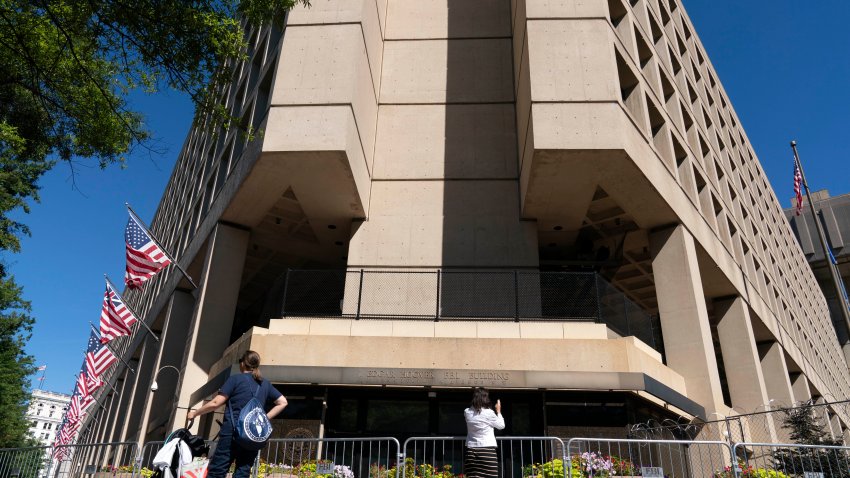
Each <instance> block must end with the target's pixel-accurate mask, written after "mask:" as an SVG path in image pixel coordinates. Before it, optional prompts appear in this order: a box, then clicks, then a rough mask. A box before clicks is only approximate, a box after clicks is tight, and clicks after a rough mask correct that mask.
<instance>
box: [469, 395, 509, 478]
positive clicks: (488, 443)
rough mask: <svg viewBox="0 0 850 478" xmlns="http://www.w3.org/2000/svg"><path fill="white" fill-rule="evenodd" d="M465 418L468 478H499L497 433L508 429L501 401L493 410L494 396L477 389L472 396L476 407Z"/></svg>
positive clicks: (473, 406) (470, 407)
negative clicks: (491, 404) (491, 406)
mask: <svg viewBox="0 0 850 478" xmlns="http://www.w3.org/2000/svg"><path fill="white" fill-rule="evenodd" d="M494 410H495V411H494ZM463 416H464V418H466V450H465V454H464V460H463V472H464V475H466V478H495V477H498V476H499V459H498V457H497V455H496V435H495V434H494V433H493V429H499V430H503V429H504V428H505V419H504V417H502V403H501V401H499V400H496V405H495V406H494V407H493V408H490V394H489V393H488V392H487V390H485V389H483V388H478V387H477V388H475V389H474V390H473V392H472V404H471V405H470V406H469V408H467V409H466V410H464V411H463Z"/></svg>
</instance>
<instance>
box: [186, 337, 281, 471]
mask: <svg viewBox="0 0 850 478" xmlns="http://www.w3.org/2000/svg"><path fill="white" fill-rule="evenodd" d="M239 370H240V372H241V373H239V374H237V375H231V376H230V377H229V378H228V379H227V381H226V382H224V385H222V386H221V389H220V390H219V391H218V394H216V396H215V398H213V399H212V400H210V401H209V402H207V403H206V404H204V405H203V406H202V407H201V408H199V409H197V410H190V411H189V413H188V415H187V418H188V419H189V420H193V419H194V418H195V417H197V416H200V415H204V414H206V413H210V412H212V411H214V410H217V409H218V408H219V407H221V406H222V405H224V404H227V408H226V409H225V413H224V423H223V424H222V425H221V431H220V433H219V436H218V445H217V446H216V448H215V453H213V456H212V459H211V460H210V464H209V467H208V468H207V476H208V477H209V478H224V477H225V476H226V475H227V472H228V471H229V469H230V464H231V463H233V462H234V461H235V462H236V470H235V471H234V473H233V478H247V477H248V475H249V474H250V473H251V465H253V464H254V459H255V458H256V457H257V452H256V451H250V450H245V449H244V448H242V447H241V446H239V445H238V444H237V443H236V442H235V441H234V440H233V423H231V419H230V417H231V414H232V416H233V417H238V416H239V412H240V411H242V407H244V406H245V405H246V404H247V403H248V401H250V400H251V398H252V397H253V396H254V393H257V391H258V389H257V387H260V388H259V391H260V393H259V395H257V400H259V401H260V403H266V404H267V403H269V402H273V403H274V407H272V409H271V410H269V411H268V412H266V415H268V417H269V419H272V418H274V417H276V416H277V415H278V414H279V413H280V412H282V411H283V409H284V408H286V405H287V402H286V397H284V396H283V395H281V393H280V392H279V391H277V389H276V388H274V386H272V384H271V383H269V381H268V380H266V379H264V378H263V376H262V375H260V354H258V353H257V352H254V351H253V350H248V351H246V352H245V353H244V354H242V358H240V359H239Z"/></svg>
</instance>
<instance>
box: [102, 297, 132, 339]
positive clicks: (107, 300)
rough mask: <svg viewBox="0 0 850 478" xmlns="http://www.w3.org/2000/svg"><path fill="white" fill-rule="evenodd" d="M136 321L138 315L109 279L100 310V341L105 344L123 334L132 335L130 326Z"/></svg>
mask: <svg viewBox="0 0 850 478" xmlns="http://www.w3.org/2000/svg"><path fill="white" fill-rule="evenodd" d="M135 323H136V317H135V316H134V315H133V313H132V312H130V309H128V308H127V306H126V305H124V302H123V301H122V300H121V296H120V295H119V294H118V292H116V291H115V290H113V289H112V286H110V285H109V281H107V282H106V292H105V293H104V294H103V308H102V309H101V311H100V342H101V343H104V344H105V343H107V342H109V341H110V340H113V339H115V338H118V337H120V336H122V335H130V327H132V325H133V324H135Z"/></svg>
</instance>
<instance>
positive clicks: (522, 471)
mask: <svg viewBox="0 0 850 478" xmlns="http://www.w3.org/2000/svg"><path fill="white" fill-rule="evenodd" d="M496 442H497V444H498V450H499V451H498V460H499V461H498V466H499V477H500V478H530V477H532V476H539V477H541V478H542V477H543V476H546V477H547V478H559V477H561V476H564V466H563V460H564V449H565V448H564V442H563V441H562V440H561V439H560V438H555V437H497V438H496ZM465 444H466V437H414V438H409V439H407V440H405V442H404V446H403V450H404V455H403V463H404V465H403V466H402V467H401V474H400V475H399V476H398V478H425V477H439V478H454V477H456V476H458V475H462V474H463V463H464V459H465V458H466V447H465ZM544 470H545V471H544Z"/></svg>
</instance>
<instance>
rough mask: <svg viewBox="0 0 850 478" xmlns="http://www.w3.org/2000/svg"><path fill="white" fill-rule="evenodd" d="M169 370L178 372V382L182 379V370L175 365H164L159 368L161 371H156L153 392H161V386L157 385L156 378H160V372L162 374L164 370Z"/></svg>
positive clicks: (152, 386) (152, 385)
mask: <svg viewBox="0 0 850 478" xmlns="http://www.w3.org/2000/svg"><path fill="white" fill-rule="evenodd" d="M167 368H170V369H173V370H174V371H175V372H177V378H178V380H179V379H180V369H178V368H177V367H175V366H174V365H163V366H162V367H160V368H159V370H157V371H156V373H155V374H154V376H153V383H152V384H151V392H156V391H157V390H159V385H158V384H157V383H156V378H157V377H159V372H162V371H163V370H165V369H167Z"/></svg>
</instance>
